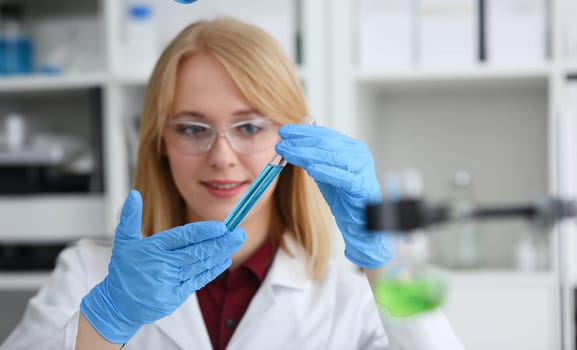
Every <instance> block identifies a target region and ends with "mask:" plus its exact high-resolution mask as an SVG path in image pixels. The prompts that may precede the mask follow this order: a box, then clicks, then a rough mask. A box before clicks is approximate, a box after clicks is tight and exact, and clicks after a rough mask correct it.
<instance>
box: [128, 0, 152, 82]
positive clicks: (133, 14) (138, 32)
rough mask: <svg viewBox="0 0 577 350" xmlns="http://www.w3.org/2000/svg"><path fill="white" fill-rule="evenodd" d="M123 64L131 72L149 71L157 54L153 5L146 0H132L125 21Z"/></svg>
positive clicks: (146, 72) (144, 72)
mask: <svg viewBox="0 0 577 350" xmlns="http://www.w3.org/2000/svg"><path fill="white" fill-rule="evenodd" d="M125 48H126V51H125V52H126V55H125V66H126V68H127V69H128V70H130V71H132V72H137V73H142V74H148V73H150V72H151V70H152V68H153V67H154V64H155V62H156V60H157V58H158V54H159V44H158V28H157V25H156V17H155V13H154V7H153V6H152V5H151V4H149V3H147V2H146V1H139V2H132V3H131V4H130V5H129V6H128V8H127V13H126V21H125Z"/></svg>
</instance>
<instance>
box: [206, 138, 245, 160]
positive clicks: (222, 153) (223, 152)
mask: <svg viewBox="0 0 577 350" xmlns="http://www.w3.org/2000/svg"><path fill="white" fill-rule="evenodd" d="M208 160H209V164H210V166H213V167H217V168H225V167H230V166H233V165H234V164H236V163H237V162H238V157H237V154H236V152H235V151H234V149H233V148H232V145H231V144H230V142H229V141H228V138H227V137H226V136H225V135H224V134H220V133H219V134H217V135H216V138H215V140H214V143H213V145H212V147H211V148H210V150H209V157H208Z"/></svg>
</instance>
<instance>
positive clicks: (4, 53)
mask: <svg viewBox="0 0 577 350" xmlns="http://www.w3.org/2000/svg"><path fill="white" fill-rule="evenodd" d="M32 71H33V50H32V42H31V40H30V38H29V37H28V36H27V35H26V33H25V31H24V26H23V22H22V7H21V6H19V5H17V4H0V74H4V75H15V74H30V73H32Z"/></svg>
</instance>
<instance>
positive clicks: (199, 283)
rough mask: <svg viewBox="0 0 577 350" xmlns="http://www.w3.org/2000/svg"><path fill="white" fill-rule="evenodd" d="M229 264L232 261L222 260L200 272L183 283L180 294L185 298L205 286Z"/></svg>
mask: <svg viewBox="0 0 577 350" xmlns="http://www.w3.org/2000/svg"><path fill="white" fill-rule="evenodd" d="M231 264H232V260H231V259H230V258H228V259H225V260H223V261H222V262H221V263H219V264H218V265H215V266H214V267H212V268H211V269H208V270H206V271H204V272H201V273H200V274H198V275H196V276H194V277H192V278H190V279H189V280H187V281H184V282H183V283H182V288H181V289H180V291H181V292H182V293H186V295H184V297H187V296H188V295H190V294H192V293H194V292H195V291H197V290H199V289H200V288H202V287H204V286H206V285H207V284H208V283H209V282H211V281H212V280H214V279H215V278H217V277H218V276H219V275H220V274H221V273H223V272H224V271H226V269H228V268H229V267H230V265H231Z"/></svg>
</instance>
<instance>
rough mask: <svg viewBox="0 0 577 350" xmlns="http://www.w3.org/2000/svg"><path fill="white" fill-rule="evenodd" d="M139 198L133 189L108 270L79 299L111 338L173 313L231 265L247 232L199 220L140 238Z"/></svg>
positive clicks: (121, 338)
mask: <svg viewBox="0 0 577 350" xmlns="http://www.w3.org/2000/svg"><path fill="white" fill-rule="evenodd" d="M141 222H142V198H141V197H140V193H138V192H137V191H135V190H132V191H131V192H130V194H129V195H128V198H127V199H126V201H125V203H124V207H123V208H122V214H121V216H120V223H119V224H118V226H117V227H116V234H115V237H114V247H113V249H112V256H111V258H110V263H109V265H108V275H107V276H106V277H105V278H104V280H103V281H102V282H100V283H99V284H98V285H96V286H95V287H94V288H93V289H92V290H91V291H90V292H89V293H88V294H87V295H86V296H85V297H84V298H83V299H82V302H81V304H80V310H81V312H82V314H83V315H84V317H85V318H86V319H87V320H88V322H90V324H91V325H92V327H94V329H95V330H96V331H97V332H98V333H99V334H100V335H101V336H102V337H103V338H105V339H106V340H108V341H109V342H111V343H114V344H124V343H126V342H127V341H128V340H129V339H130V338H131V337H132V336H133V335H134V334H135V333H136V332H137V331H138V329H139V328H140V327H141V326H142V325H143V324H146V323H152V322H154V321H156V320H158V319H160V318H163V317H165V316H167V315H170V314H171V313H173V312H174V311H175V310H176V309H177V308H178V307H179V306H180V305H181V304H182V303H184V301H186V299H187V298H188V297H189V296H190V295H191V294H192V293H193V292H195V291H196V290H198V289H200V288H202V287H204V286H205V285H206V284H207V283H208V282H210V281H212V280H213V279H214V278H216V277H217V276H218V275H220V274H221V273H222V272H224V271H225V270H226V269H227V268H228V267H229V266H230V265H231V259H230V258H231V256H232V255H233V254H234V253H235V252H236V251H237V250H238V249H239V248H240V247H241V246H242V244H243V243H244V241H245V239H246V237H245V233H244V231H243V230H242V229H240V228H239V229H236V230H235V231H233V232H229V231H228V230H227V228H226V226H225V225H224V223H221V222H216V221H202V222H196V223H191V224H187V225H184V226H179V227H175V228H172V229H170V230H167V231H163V232H160V233H157V234H155V235H153V236H151V237H147V238H141V232H140V227H141Z"/></svg>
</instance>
